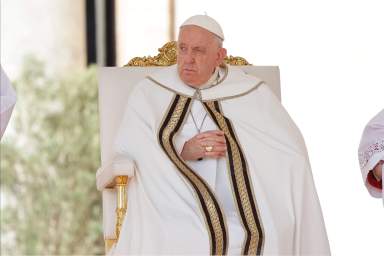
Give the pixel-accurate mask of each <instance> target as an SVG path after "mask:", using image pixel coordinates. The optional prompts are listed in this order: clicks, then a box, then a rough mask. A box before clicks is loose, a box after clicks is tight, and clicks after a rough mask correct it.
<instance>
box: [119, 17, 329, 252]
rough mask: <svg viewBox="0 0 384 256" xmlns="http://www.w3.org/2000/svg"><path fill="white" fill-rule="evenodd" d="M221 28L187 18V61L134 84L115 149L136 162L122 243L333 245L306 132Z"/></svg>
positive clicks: (170, 248)
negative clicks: (230, 57)
mask: <svg viewBox="0 0 384 256" xmlns="http://www.w3.org/2000/svg"><path fill="white" fill-rule="evenodd" d="M223 40H224V34H223V31H222V29H221V27H220V25H219V24H218V23H217V22H216V21H215V20H213V19H212V18H210V17H208V16H206V15H197V16H193V17H191V18H189V19H188V20H186V21H185V22H184V23H183V24H182V25H181V27H180V33H179V38H178V44H177V45H178V46H177V47H178V49H177V50H178V57H177V65H175V66H171V67H169V68H165V69H163V70H162V71H160V72H158V73H155V74H153V75H151V76H149V77H148V78H147V79H145V80H144V81H142V82H141V83H140V84H138V86H137V87H136V88H135V90H134V92H133V93H132V95H131V96H130V99H129V100H128V106H127V108H126V112H125V116H124V119H123V121H122V124H121V128H120V131H119V134H118V136H117V138H116V143H115V149H116V153H117V154H118V155H119V158H127V159H132V160H133V161H134V162H135V164H136V167H137V168H136V171H135V175H134V177H133V178H132V179H131V181H130V183H129V186H128V205H129V207H128V210H127V214H126V217H125V220H124V224H123V226H122V231H121V235H120V239H119V242H118V243H117V245H116V247H115V248H114V250H113V253H115V254H208V253H209V254H217V255H221V254H230V255H235V254H237V255H240V254H266V255H279V254H288V255H308V254H312V255H328V254H329V245H328V240H327V236H326V231H325V228H324V221H323V217H322V213H321V209H320V205H319V201H318V198H317V195H316V190H315V187H314V184H313V180H312V175H311V170H310V166H309V162H308V157H307V152H306V148H305V145H304V141H303V139H302V136H301V134H300V132H299V130H298V129H297V128H296V126H295V124H294V123H293V122H292V120H291V119H290V117H289V116H288V114H287V113H286V111H285V110H284V108H283V107H282V106H281V104H280V102H279V101H278V99H277V98H276V97H275V95H274V94H273V93H272V92H271V90H270V89H269V87H268V85H266V84H265V83H264V82H263V81H261V80H260V79H257V78H255V77H252V76H248V75H246V74H245V73H243V72H242V71H241V70H240V69H238V68H235V67H228V66H226V65H224V64H223V59H224V57H225V56H226V50H225V49H224V48H222V42H223Z"/></svg>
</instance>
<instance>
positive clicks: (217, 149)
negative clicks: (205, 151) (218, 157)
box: [211, 145, 227, 153]
mask: <svg viewBox="0 0 384 256" xmlns="http://www.w3.org/2000/svg"><path fill="white" fill-rule="evenodd" d="M211 152H220V153H221V152H227V147H226V146H225V145H216V146H213V148H212V150H211Z"/></svg>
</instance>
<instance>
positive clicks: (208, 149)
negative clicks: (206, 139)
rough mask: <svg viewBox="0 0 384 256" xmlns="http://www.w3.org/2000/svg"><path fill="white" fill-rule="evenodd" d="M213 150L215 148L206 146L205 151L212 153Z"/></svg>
mask: <svg viewBox="0 0 384 256" xmlns="http://www.w3.org/2000/svg"><path fill="white" fill-rule="evenodd" d="M212 150H213V146H206V147H205V151H207V152H211V151H212Z"/></svg>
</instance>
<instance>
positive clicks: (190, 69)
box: [177, 25, 226, 87]
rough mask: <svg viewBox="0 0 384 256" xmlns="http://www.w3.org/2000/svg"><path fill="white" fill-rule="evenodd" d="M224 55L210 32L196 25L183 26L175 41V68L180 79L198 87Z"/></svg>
mask: <svg viewBox="0 0 384 256" xmlns="http://www.w3.org/2000/svg"><path fill="white" fill-rule="evenodd" d="M225 55H226V50H225V49H224V48H222V47H220V45H219V42H218V40H217V39H216V38H215V35H213V34H212V33H211V32H209V31H207V30H205V29H203V28H200V27H198V26H192V25H189V26H184V27H182V28H181V30H180V33H179V39H178V42H177V69H178V73H179V76H180V78H181V80H182V81H183V82H184V83H186V84H188V85H190V86H192V87H199V86H200V85H202V84H204V83H205V82H207V81H208V79H209V78H210V77H211V76H212V73H213V72H214V70H215V67H217V66H219V65H220V64H221V62H222V61H223V59H224V57H225Z"/></svg>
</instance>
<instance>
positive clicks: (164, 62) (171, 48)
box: [124, 41, 251, 67]
mask: <svg viewBox="0 0 384 256" xmlns="http://www.w3.org/2000/svg"><path fill="white" fill-rule="evenodd" d="M158 51H159V54H157V55H156V56H154V57H151V56H147V57H135V58H132V59H131V60H130V61H129V62H128V63H127V64H126V65H124V67H150V66H161V67H162V66H172V65H174V64H176V59H177V42H176V41H170V42H168V43H166V44H164V45H163V47H161V48H159V49H158ZM224 63H226V64H228V65H231V66H243V65H251V64H250V63H249V62H248V61H247V60H246V59H245V58H243V57H238V56H232V55H229V56H227V57H225V59H224Z"/></svg>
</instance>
